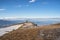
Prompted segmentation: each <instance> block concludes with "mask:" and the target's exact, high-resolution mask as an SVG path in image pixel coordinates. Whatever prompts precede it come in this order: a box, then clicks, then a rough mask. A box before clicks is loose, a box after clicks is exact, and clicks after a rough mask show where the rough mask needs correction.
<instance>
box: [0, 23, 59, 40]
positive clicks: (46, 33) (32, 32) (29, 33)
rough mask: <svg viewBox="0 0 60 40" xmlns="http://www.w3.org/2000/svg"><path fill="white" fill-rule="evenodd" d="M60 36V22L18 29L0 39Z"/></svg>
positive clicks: (53, 38)
mask: <svg viewBox="0 0 60 40" xmlns="http://www.w3.org/2000/svg"><path fill="white" fill-rule="evenodd" d="M59 37H60V24H59V25H58V24H54V25H47V26H43V27H37V28H30V29H17V30H15V31H11V32H9V33H7V34H5V35H3V36H1V37H0V40H57V39H58V38H59Z"/></svg>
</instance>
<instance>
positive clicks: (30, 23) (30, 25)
mask: <svg viewBox="0 0 60 40" xmlns="http://www.w3.org/2000/svg"><path fill="white" fill-rule="evenodd" d="M34 27H37V24H34V23H33V22H30V21H28V20H26V22H24V23H23V25H22V26H21V27H20V28H34Z"/></svg>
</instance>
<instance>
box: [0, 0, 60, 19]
mask: <svg viewBox="0 0 60 40" xmlns="http://www.w3.org/2000/svg"><path fill="white" fill-rule="evenodd" d="M0 18H60V0H0Z"/></svg>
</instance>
